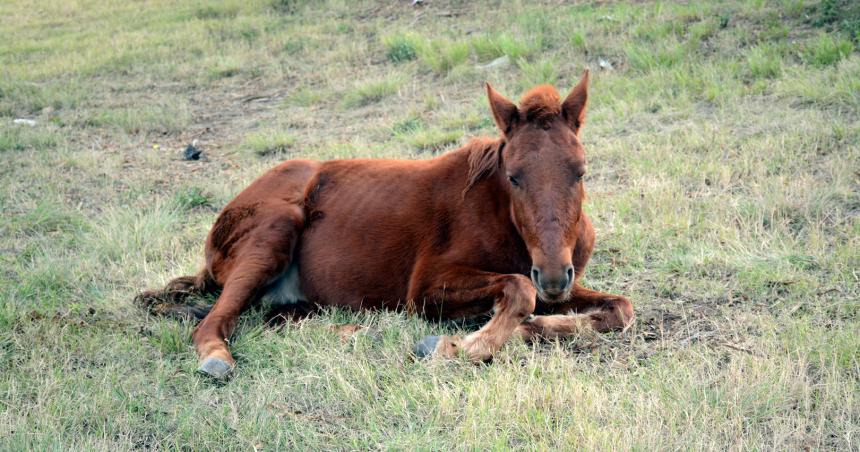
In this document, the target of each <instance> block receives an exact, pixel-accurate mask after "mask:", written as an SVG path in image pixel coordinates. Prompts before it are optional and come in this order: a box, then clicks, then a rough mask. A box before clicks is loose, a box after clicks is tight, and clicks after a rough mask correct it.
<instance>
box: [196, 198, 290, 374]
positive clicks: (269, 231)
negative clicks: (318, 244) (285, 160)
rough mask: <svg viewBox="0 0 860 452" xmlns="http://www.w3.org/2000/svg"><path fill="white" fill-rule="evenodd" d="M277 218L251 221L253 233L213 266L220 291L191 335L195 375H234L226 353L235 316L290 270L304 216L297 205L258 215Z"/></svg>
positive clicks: (251, 218) (241, 240) (258, 218)
mask: <svg viewBox="0 0 860 452" xmlns="http://www.w3.org/2000/svg"><path fill="white" fill-rule="evenodd" d="M261 211H264V212H278V213H277V215H271V214H270V216H269V217H268V218H261V217H250V218H248V219H246V221H248V222H249V223H251V224H253V225H254V226H253V229H251V230H250V231H248V232H244V233H243V235H242V237H241V238H240V239H239V240H237V241H236V243H235V244H234V245H232V248H231V250H230V252H229V253H222V254H221V255H222V256H224V257H222V258H220V259H218V260H216V261H215V262H213V263H212V267H213V268H221V269H227V270H223V273H224V274H223V275H220V277H221V278H222V279H223V285H224V288H223V290H222V291H221V295H220V296H219V297H218V299H217V300H216V301H215V305H214V306H212V308H211V310H210V311H209V313H208V315H206V317H205V318H204V319H203V321H201V322H200V323H199V324H198V325H197V328H195V330H194V332H193V333H192V341H193V342H194V347H195V349H196V350H197V354H198V357H199V359H200V367H199V370H200V371H201V372H203V373H204V374H207V375H209V376H212V377H214V378H218V379H223V378H226V377H227V376H229V375H230V373H232V371H233V369H234V368H235V366H236V361H235V359H234V358H233V355H232V354H231V353H230V350H229V348H228V347H227V339H228V338H229V337H230V335H231V334H232V333H233V330H234V329H235V327H236V322H237V319H238V317H239V314H241V312H242V311H243V310H244V309H245V307H246V306H248V305H249V304H250V303H252V302H254V301H256V300H258V299H259V298H260V297H262V296H263V295H264V294H265V293H266V291H267V290H266V289H267V288H269V287H270V286H271V285H272V283H273V282H274V281H276V280H277V279H278V278H279V277H280V276H281V275H282V273H284V272H285V271H286V270H287V269H288V268H289V266H290V262H291V260H292V253H293V250H294V248H295V244H296V242H297V241H298V238H299V234H300V233H301V230H302V228H303V226H304V211H303V209H302V208H301V206H298V205H293V204H290V205H277V206H268V207H267V208H266V209H261Z"/></svg>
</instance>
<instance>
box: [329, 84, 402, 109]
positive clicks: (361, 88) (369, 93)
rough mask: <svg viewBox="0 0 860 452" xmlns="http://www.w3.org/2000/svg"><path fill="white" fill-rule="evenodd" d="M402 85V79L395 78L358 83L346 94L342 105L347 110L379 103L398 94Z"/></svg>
mask: <svg viewBox="0 0 860 452" xmlns="http://www.w3.org/2000/svg"><path fill="white" fill-rule="evenodd" d="M401 84H402V81H401V79H400V78H399V77H395V76H389V77H386V78H383V79H380V80H370V81H365V82H360V83H357V84H355V85H354V86H353V87H352V88H350V89H349V90H347V92H346V93H344V95H343V99H342V101H341V105H343V107H345V108H360V107H364V106H367V105H370V104H373V103H376V102H379V101H381V100H382V99H385V98H386V97H388V96H391V95H394V94H396V93H397V90H398V89H400V85H401Z"/></svg>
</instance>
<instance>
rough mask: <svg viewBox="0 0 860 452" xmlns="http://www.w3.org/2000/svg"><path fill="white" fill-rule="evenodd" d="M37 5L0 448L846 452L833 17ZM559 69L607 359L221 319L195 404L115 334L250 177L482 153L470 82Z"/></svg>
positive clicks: (4, 104)
mask: <svg viewBox="0 0 860 452" xmlns="http://www.w3.org/2000/svg"><path fill="white" fill-rule="evenodd" d="M36 5H38V6H34V4H33V3H31V2H25V1H21V0H13V1H6V2H2V3H0V161H2V165H0V187H2V197H0V211H2V213H3V214H2V216H0V265H2V268H0V432H2V433H0V449H3V450H8V449H13V450H44V449H57V450H62V449H71V450H78V449H101V450H108V449H109V450H117V449H137V448H158V449H161V448H164V449H180V448H181V449H192V450H206V449H243V450H250V449H268V450H273V449H426V450H451V449H458V450H478V449H480V450H485V449H494V450H505V449H510V448H526V449H638V450H653V449H692V450H699V449H720V450H722V449H756V450H757V449H777V450H786V449H789V450H797V449H841V450H858V449H860V446H858V445H860V357H858V355H859V354H860V352H858V350H860V301H858V298H860V281H858V280H859V279H860V52H858V46H860V42H858V39H860V7H858V6H856V4H855V3H854V2H851V1H849V0H823V1H820V2H818V1H814V0H781V1H774V0H753V1H749V2H740V1H726V2H708V1H704V0H701V1H699V0H694V1H690V2H684V4H673V3H652V2H647V1H646V2H636V3H635V4H632V5H631V4H626V3H623V2H598V1H594V2H588V1H586V2H577V4H562V3H560V2H557V1H553V2H538V3H535V2H526V1H522V2H513V3H507V2H506V3H498V2H490V3H486V4H483V3H477V2H475V3H473V2H465V1H442V0H439V1H435V0H426V1H425V2H424V6H421V7H417V8H413V7H411V6H410V2H409V1H406V0H399V1H395V0H390V1H384V2H378V3H375V4H374V3H369V2H355V1H343V0H341V1H334V0H333V1H328V2H325V3H317V2H301V1H298V0H293V1H290V0H280V1H274V2H272V1H250V2H245V1H225V2H220V3H217V4H211V5H209V4H208V2H183V3H182V4H178V5H177V4H176V2H169V1H164V0H152V1H146V2H139V1H133V2H130V1H109V0H89V1H59V0H46V1H42V2H38V3H37V4H36ZM499 58H502V59H501V60H500V59H499ZM494 61H495V63H493V64H490V63H492V62H494ZM584 67H589V68H591V69H592V85H591V99H590V101H591V102H590V116H589V122H588V125H587V127H586V130H585V132H584V139H585V146H586V152H587V154H588V156H589V173H588V176H587V179H586V185H587V186H588V188H589V197H590V199H589V202H588V204H587V206H586V210H587V211H588V212H589V213H590V214H591V216H592V218H593V219H594V223H595V226H596V228H597V234H598V241H597V242H598V243H597V247H596V252H595V255H594V257H593V259H592V263H591V265H590V267H589V269H588V271H587V276H586V278H587V281H586V285H588V286H590V287H593V288H596V289H600V290H606V291H609V292H615V293H621V294H625V295H627V296H628V297H629V298H630V299H631V300H633V302H634V304H635V305H636V310H637V315H638V318H637V321H636V324H635V326H634V327H633V328H632V329H631V330H630V331H628V332H626V333H624V334H614V335H588V336H584V337H581V338H577V339H574V340H570V341H563V342H549V343H545V344H540V345H538V346H534V347H530V346H527V345H525V344H522V343H512V344H509V345H508V346H506V347H505V348H504V350H503V351H502V353H501V354H500V356H498V358H497V359H496V360H495V362H494V363H493V364H492V365H486V366H474V365H471V364H468V363H466V362H464V361H462V362H461V361H452V362H441V361H434V362H413V361H412V360H411V359H409V357H408V351H409V349H410V347H411V346H412V345H413V344H414V343H415V341H417V340H418V339H419V338H421V337H423V336H424V335H426V334H439V333H446V332H456V331H457V330H459V329H461V328H462V326H460V325H456V324H454V325H449V324H434V323H428V322H425V321H423V320H421V319H418V318H410V317H406V316H405V315H401V314H393V313H363V314H355V313H350V312H343V311H331V312H327V313H325V314H324V315H320V316H316V317H313V318H311V319H309V320H306V321H303V322H301V323H292V324H287V325H282V326H266V325H265V324H264V322H263V314H262V312H261V311H260V310H254V311H253V312H250V313H249V314H247V315H245V316H243V319H242V321H241V322H240V325H239V328H238V330H237V333H236V334H235V335H234V337H233V338H232V340H231V345H232V349H233V351H234V354H235V356H236V357H237V359H238V365H239V367H238V370H237V374H236V376H235V378H234V379H233V380H232V381H229V382H228V383H226V384H216V383H214V382H213V381H210V380H208V379H207V378H204V377H202V376H200V375H198V374H197V373H195V369H196V366H197V361H196V356H195V354H194V351H193V350H192V348H191V343H190V339H189V335H190V332H191V329H192V328H193V325H191V324H189V323H181V322H177V321H172V320H166V319H157V318H151V317H148V316H146V315H144V314H143V313H142V312H140V311H138V310H137V309H136V308H135V307H134V306H133V305H132V303H131V299H132V297H133V296H134V294H135V293H137V292H138V291H139V290H140V289H144V288H155V287H160V286H161V285H163V284H164V283H165V282H166V281H167V280H168V279H170V278H171V277H173V276H176V275H181V274H191V273H193V272H195V271H196V270H197V269H198V268H199V265H200V264H201V255H202V250H203V240H204V239H205V236H206V233H207V231H208V228H209V226H210V225H211V223H212V222H213V221H214V218H215V215H216V213H217V211H218V210H219V209H220V208H221V207H222V206H224V205H225V204H226V203H227V202H228V201H229V200H230V199H231V198H232V197H233V196H234V195H235V194H236V193H238V192H239V191H240V190H241V189H242V188H244V187H245V186H246V184H248V183H249V182H250V181H251V180H253V179H254V178H255V177H256V176H258V175H259V174H260V173H261V172H263V171H264V170H265V169H267V168H268V167H271V166H273V165H274V164H275V163H276V162H279V161H281V160H284V159H288V158H293V157H311V158H316V159H329V158H341V157H359V156H361V157H367V156H370V157H382V156H384V157H401V158H430V157H432V156H433V155H436V154H438V153H440V152H444V151H445V150H448V149H452V148H454V147H456V146H457V145H458V143H464V142H465V140H466V139H467V138H468V137H471V136H477V135H487V134H490V135H494V134H495V133H496V132H495V130H494V128H493V125H492V120H491V118H490V115H489V112H488V108H487V106H486V99H485V97H484V91H483V86H482V82H483V81H484V80H489V81H491V82H492V83H493V84H494V86H495V87H496V88H497V89H498V90H499V91H501V92H502V93H504V94H505V95H507V96H509V97H510V98H514V99H516V98H518V96H519V95H520V94H521V93H522V92H523V90H524V89H526V88H528V87H530V86H531V85H533V84H536V83H542V82H550V83H554V84H556V86H558V87H559V89H560V90H561V91H567V90H568V89H569V88H570V87H571V86H572V85H573V84H574V83H575V82H576V80H578V77H579V75H580V73H581V71H582V69H583V68H584ZM602 67H603V68H602ZM610 67H611V68H610ZM18 118H23V119H32V120H35V121H36V124H35V125H34V126H28V125H26V124H16V123H14V120H15V119H18ZM193 140H198V146H199V147H200V148H201V149H202V150H203V159H202V160H200V161H192V162H186V161H182V160H181V158H180V155H181V151H182V149H183V148H184V147H185V145H187V144H188V143H190V142H192V141H193ZM350 322H356V323H360V324H362V325H365V326H367V327H370V328H372V329H373V330H374V331H375V332H376V333H375V334H368V335H357V336H355V337H353V338H350V339H347V340H341V339H340V338H338V336H337V335H336V334H335V333H334V332H333V331H332V329H331V325H337V324H343V323H350Z"/></svg>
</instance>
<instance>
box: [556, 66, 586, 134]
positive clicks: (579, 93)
mask: <svg viewBox="0 0 860 452" xmlns="http://www.w3.org/2000/svg"><path fill="white" fill-rule="evenodd" d="M587 104H588V69H586V70H585V72H583V73H582V78H581V79H580V80H579V83H578V84H577V85H576V86H575V87H574V88H573V91H571V92H570V94H568V95H567V98H566V99H564V102H562V103H561V114H562V116H563V117H564V121H565V122H567V125H569V126H570V128H571V129H573V131H574V132H576V135H577V136H579V133H580V132H581V131H582V125H583V124H585V107H586V105H587Z"/></svg>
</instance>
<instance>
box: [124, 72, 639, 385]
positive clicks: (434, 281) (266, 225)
mask: <svg viewBox="0 0 860 452" xmlns="http://www.w3.org/2000/svg"><path fill="white" fill-rule="evenodd" d="M487 95H488V97H489V103H490V109H491V111H492V114H493V119H494V120H495V122H496V124H497V125H498V128H499V130H500V132H501V136H500V137H499V138H496V139H476V140H473V141H471V142H470V143H468V144H467V145H465V146H464V147H462V148H460V149H457V150H455V151H452V152H448V153H446V154H443V155H441V156H439V157H436V158H434V159H431V160H423V161H401V160H334V161H327V162H314V161H307V160H290V161H287V162H284V163H282V164H281V165H279V166H277V167H275V168H274V169H272V170H270V171H269V172H267V173H266V174H264V175H263V176H261V177H260V178H259V179H257V180H256V181H254V182H253V183H252V184H251V185H250V186H249V187H248V188H246V189H245V190H244V191H243V192H242V193H240V194H239V195H238V196H237V197H236V198H235V199H234V200H233V201H231V202H230V203H229V204H228V205H227V206H226V207H225V208H224V210H223V211H222V212H221V214H220V215H219V217H218V219H217V221H216V222H215V225H214V226H213V227H212V230H211V232H210V233H209V236H208V238H207V240H206V263H205V267H204V269H203V270H202V271H201V272H200V273H199V274H198V275H197V276H188V277H181V278H177V279H175V280H173V281H171V282H170V283H168V285H167V287H166V288H165V289H164V290H163V291H160V292H145V293H143V294H141V295H140V296H138V301H139V302H141V303H142V304H144V305H146V306H149V307H150V309H151V310H159V311H161V312H165V311H172V312H183V310H184V312H189V313H191V314H197V315H199V316H200V317H203V316H205V317H203V320H202V321H201V322H200V324H199V325H198V326H197V328H196V329H195V330H194V333H193V335H192V337H193V342H194V346H195V348H196V349H197V353H198V355H199V357H200V370H201V371H202V372H204V373H207V374H209V375H212V376H213V377H216V378H222V377H225V376H227V375H228V374H229V373H230V372H231V371H232V369H233V368H234V366H235V361H234V360H233V357H232V356H231V354H230V351H229V350H228V347H227V342H226V339H227V338H228V337H229V336H230V335H231V334H232V332H233V329H234V327H235V324H236V319H237V317H238V316H239V314H240V313H241V312H242V310H243V309H244V308H245V307H246V306H248V305H249V304H250V303H252V302H255V301H257V300H260V299H263V300H264V301H267V302H271V303H275V304H281V305H291V306H298V305H299V304H303V303H309V304H312V305H316V306H347V307H350V308H352V309H378V308H383V309H405V310H407V311H408V312H414V313H418V314H421V315H425V316H427V317H429V318H463V317H474V316H479V315H483V314H486V313H490V312H492V314H493V316H492V318H491V319H490V321H489V322H488V323H487V324H485V325H484V326H483V327H482V328H480V329H479V330H478V331H476V332H473V333H471V334H469V335H467V336H465V337H463V338H460V337H449V336H441V337H440V336H428V337H426V338H424V339H423V340H422V341H421V342H419V343H418V345H416V346H415V349H414V352H415V354H416V355H418V356H421V357H424V356H434V357H444V358H450V357H454V356H457V355H460V354H462V355H464V356H466V357H467V358H468V359H471V360H473V361H484V360H488V359H490V358H491V357H492V356H493V354H494V353H496V352H497V351H498V350H499V349H500V348H501V347H502V346H503V344H504V343H505V342H506V341H508V340H509V339H510V338H511V337H512V336H515V335H516V336H520V337H522V338H523V339H525V340H533V339H535V338H538V337H565V336H569V335H572V334H575V333H576V332H577V331H579V329H580V328H581V327H583V326H590V327H591V328H593V329H594V330H597V331H608V330H614V329H623V328H626V327H627V326H628V325H630V323H631V322H632V320H633V315H634V314H633V306H632V304H631V303H630V301H629V300H627V299H626V298H624V297H621V296H618V295H610V294H606V293H601V292H596V291H593V290H589V289H586V288H585V287H583V286H581V285H580V284H579V280H580V278H581V277H582V274H583V270H584V269H585V265H586V263H587V262H588V259H589V257H590V256H591V252H592V249H593V247H594V229H593V227H592V225H591V221H590V220H589V219H588V216H586V214H585V213H584V212H583V210H582V202H583V200H584V199H585V188H584V185H583V176H584V174H585V168H586V159H585V152H584V149H583V147H582V142H581V141H580V136H581V132H582V127H583V123H584V121H585V110H586V103H587V100H588V71H586V72H585V73H584V74H583V76H582V79H581V80H580V82H579V84H578V85H577V86H576V87H575V88H574V89H573V91H572V92H571V93H570V94H569V95H568V96H567V97H566V98H565V99H564V100H562V99H561V98H560V97H559V95H558V93H557V92H556V90H555V89H554V88H553V87H551V86H538V87H535V88H533V89H532V90H530V91H528V92H527V93H526V94H525V95H524V96H523V98H522V100H521V102H520V105H519V106H517V105H515V104H514V103H512V102H510V101H509V100H507V99H505V98H504V97H503V96H502V95H500V94H499V93H497V92H496V91H495V90H493V88H492V87H490V85H489V84H488V85H487ZM192 292H198V293H199V292H210V293H219V296H218V299H217V301H216V302H215V305H214V306H212V307H211V309H209V310H208V314H207V309H202V310H199V309H197V310H195V309H194V308H183V307H182V306H181V305H169V304H168V305H165V304H164V303H158V302H156V301H158V300H161V301H163V300H165V299H167V300H174V301H178V300H179V299H180V298H182V297H183V296H184V295H186V294H188V293H192ZM159 306H160V307H159ZM164 306H167V308H165V307H164ZM533 314H538V315H533Z"/></svg>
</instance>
